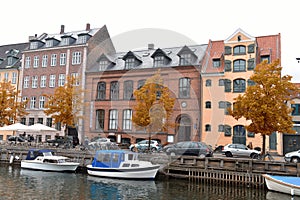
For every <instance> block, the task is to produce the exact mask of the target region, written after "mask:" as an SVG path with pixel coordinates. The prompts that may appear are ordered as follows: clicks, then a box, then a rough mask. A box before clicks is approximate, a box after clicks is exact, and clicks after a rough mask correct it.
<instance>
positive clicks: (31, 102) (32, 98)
mask: <svg viewBox="0 0 300 200" xmlns="http://www.w3.org/2000/svg"><path fill="white" fill-rule="evenodd" d="M35 104H36V97H31V98H30V108H31V109H34V108H35Z"/></svg>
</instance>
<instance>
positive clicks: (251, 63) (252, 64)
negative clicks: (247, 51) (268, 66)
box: [247, 58, 255, 70]
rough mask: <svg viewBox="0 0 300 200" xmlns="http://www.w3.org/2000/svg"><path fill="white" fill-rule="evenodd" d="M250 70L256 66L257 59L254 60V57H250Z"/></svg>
mask: <svg viewBox="0 0 300 200" xmlns="http://www.w3.org/2000/svg"><path fill="white" fill-rule="evenodd" d="M247 62H248V68H247V69H248V70H253V69H254V67H255V61H254V58H250V59H249V60H248V61H247Z"/></svg>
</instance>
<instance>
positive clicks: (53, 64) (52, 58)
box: [50, 54, 57, 67]
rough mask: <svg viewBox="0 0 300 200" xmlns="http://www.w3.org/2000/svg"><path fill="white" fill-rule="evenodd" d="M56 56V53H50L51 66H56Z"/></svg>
mask: <svg viewBox="0 0 300 200" xmlns="http://www.w3.org/2000/svg"><path fill="white" fill-rule="evenodd" d="M56 57H57V55H56V54H52V55H51V64H50V65H51V66H52V67H53V66H56Z"/></svg>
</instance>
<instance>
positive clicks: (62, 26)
mask: <svg viewBox="0 0 300 200" xmlns="http://www.w3.org/2000/svg"><path fill="white" fill-rule="evenodd" d="M64 33H65V25H61V26H60V34H64Z"/></svg>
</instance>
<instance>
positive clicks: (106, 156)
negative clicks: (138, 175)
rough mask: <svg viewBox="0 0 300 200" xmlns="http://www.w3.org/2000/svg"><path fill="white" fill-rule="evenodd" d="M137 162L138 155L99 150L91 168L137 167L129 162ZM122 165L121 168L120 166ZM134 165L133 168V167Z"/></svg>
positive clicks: (120, 151) (119, 151)
mask: <svg viewBox="0 0 300 200" xmlns="http://www.w3.org/2000/svg"><path fill="white" fill-rule="evenodd" d="M134 160H138V154H137V153H134V152H128V151H122V150H99V151H96V154H95V156H94V159H93V162H92V166H93V167H102V168H119V167H138V164H133V163H131V161H134ZM121 163H122V166H120V165H121ZM133 165H134V166H133Z"/></svg>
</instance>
